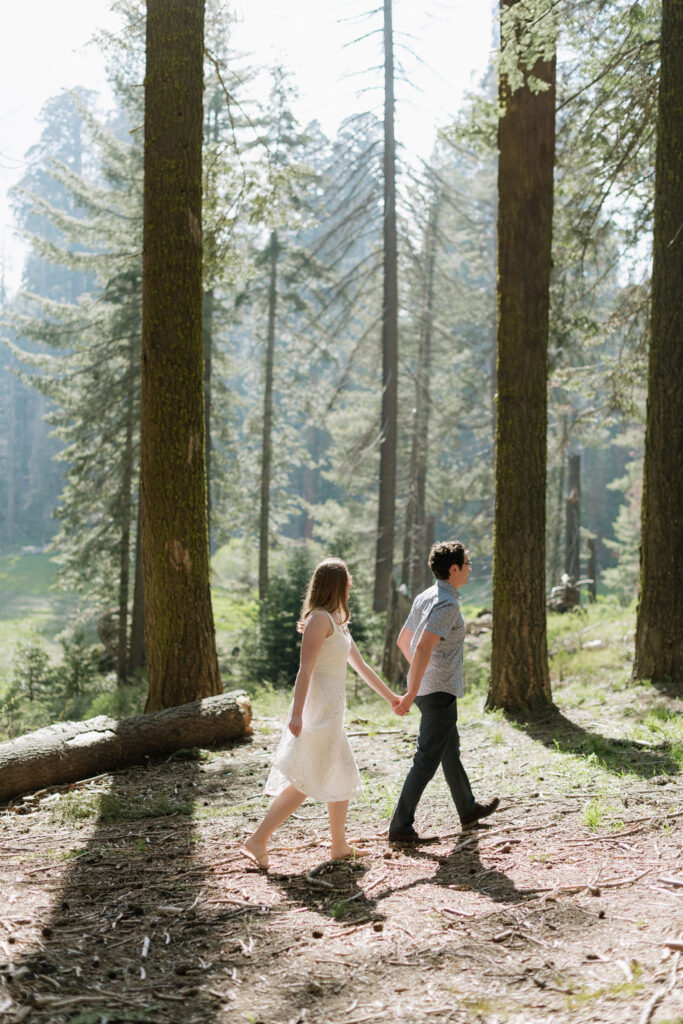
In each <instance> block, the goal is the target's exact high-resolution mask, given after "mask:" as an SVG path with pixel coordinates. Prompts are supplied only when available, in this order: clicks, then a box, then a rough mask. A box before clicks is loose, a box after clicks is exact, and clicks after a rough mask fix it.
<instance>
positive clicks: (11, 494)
mask: <svg viewBox="0 0 683 1024" xmlns="http://www.w3.org/2000/svg"><path fill="white" fill-rule="evenodd" d="M7 420H8V422H7V534H6V536H7V544H8V545H9V547H10V548H12V547H13V545H14V522H15V518H16V504H17V469H16V461H17V449H16V445H17V439H16V429H17V423H16V381H15V379H14V374H13V373H10V375H9V410H8V416H7Z"/></svg>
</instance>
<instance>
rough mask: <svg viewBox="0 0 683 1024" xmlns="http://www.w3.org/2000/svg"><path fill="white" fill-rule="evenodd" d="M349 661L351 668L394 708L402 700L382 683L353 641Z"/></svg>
mask: <svg viewBox="0 0 683 1024" xmlns="http://www.w3.org/2000/svg"><path fill="white" fill-rule="evenodd" d="M348 660H349V665H350V666H351V668H352V669H354V671H355V672H357V673H358V675H359V676H360V677H361V679H363V680H365V682H366V683H367V684H368V686H371V687H372V689H373V690H374V691H375V692H376V693H378V694H379V695H380V697H384V699H385V700H386V701H388V703H389V704H391V705H392V707H393V706H394V704H398V702H399V700H400V697H399V696H398V694H396V693H394V692H393V691H392V690H390V689H389V687H388V686H387V685H386V683H383V682H382V680H381V679H380V677H379V676H378V675H377V673H376V672H374V671H373V670H372V669H371V668H370V666H369V665H368V664H366V662H365V661H363V658H362V656H361V653H360V651H359V650H358V648H357V647H356V645H355V643H354V642H353V640H352V641H351V648H350V650H349V659H348Z"/></svg>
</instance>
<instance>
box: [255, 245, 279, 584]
mask: <svg viewBox="0 0 683 1024" xmlns="http://www.w3.org/2000/svg"><path fill="white" fill-rule="evenodd" d="M279 254H280V248H279V244H278V239H277V232H275V231H272V232H271V235H270V276H269V281H268V334H267V337H266V358H265V366H264V375H263V377H264V379H263V434H262V438H261V510H260V514H259V559H258V596H259V601H263V600H264V599H265V596H266V592H267V590H268V545H269V543H270V475H271V467H272V462H273V373H274V364H275V318H276V312H277V261H278V256H279Z"/></svg>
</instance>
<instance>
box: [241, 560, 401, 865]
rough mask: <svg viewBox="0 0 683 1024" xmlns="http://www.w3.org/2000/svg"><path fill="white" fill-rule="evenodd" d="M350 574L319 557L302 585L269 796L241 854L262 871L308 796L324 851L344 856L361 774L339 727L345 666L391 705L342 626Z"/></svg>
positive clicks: (393, 699) (345, 618)
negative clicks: (272, 843)
mask: <svg viewBox="0 0 683 1024" xmlns="http://www.w3.org/2000/svg"><path fill="white" fill-rule="evenodd" d="M352 582H353V581H352V579H351V574H350V573H349V570H348V569H347V567H346V565H345V563H344V562H343V561H342V560H341V558H326V559H324V560H323V561H322V562H321V563H320V564H319V565H318V566H317V567H316V569H315V572H314V573H313V576H312V577H311V581H310V583H309V585H308V590H307V592H306V597H305V598H304V603H303V606H302V609H301V618H300V619H299V622H298V623H297V629H298V630H299V632H300V633H302V634H303V635H302V640H301V657H300V662H299V671H298V673H297V677H296V682H295V684H294V699H293V700H292V703H291V706H290V709H289V719H288V722H287V727H286V729H285V731H284V733H283V735H282V739H281V740H280V745H279V747H278V750H277V753H276V755H275V759H274V761H273V767H272V770H271V772H270V775H269V777H268V781H267V782H266V793H268V794H270V795H272V796H275V800H274V801H273V803H272V804H271V806H270V808H269V810H268V812H267V813H266V816H265V817H264V819H263V821H262V822H261V824H260V825H259V827H258V828H257V829H256V831H255V832H253V833H252V834H251V835H250V836H249V838H248V839H247V840H246V842H245V844H244V847H243V850H242V852H243V853H244V854H245V856H247V857H248V858H249V859H250V860H252V861H253V862H254V863H255V864H257V865H258V866H259V867H260V868H263V869H264V870H265V869H266V868H267V867H268V840H269V839H270V837H271V835H272V834H273V832H274V831H275V829H276V828H278V827H279V826H280V825H281V824H282V823H283V822H284V821H286V820H287V818H288V817H289V816H290V815H291V814H293V813H294V811H296V809H297V808H298V807H300V805H301V804H302V803H303V802H304V800H305V799H306V797H307V796H310V797H312V798H313V799H314V800H322V801H324V802H325V803H326V804H327V811H328V814H329V818H330V835H331V845H330V855H331V858H332V859H333V860H337V859H339V858H342V857H349V856H351V855H352V854H353V853H354V850H353V848H352V847H351V846H349V844H348V843H347V841H346V814H347V810H348V806H349V799H350V797H352V796H354V795H355V794H356V793H358V792H360V790H361V788H362V787H361V781H360V775H359V774H358V768H357V766H356V762H355V760H354V757H353V754H352V753H351V747H350V746H349V741H348V739H347V736H346V733H345V732H344V710H345V706H346V663H347V661H348V662H349V663H350V665H351V667H352V668H353V669H355V671H356V672H357V673H358V675H359V676H360V677H361V679H364V680H365V682H366V683H367V684H368V686H371V687H372V689H373V690H375V691H376V692H377V693H379V694H380V696H382V697H384V699H385V700H386V701H388V703H389V704H391V706H392V707H395V706H396V705H397V704H398V703H399V697H398V696H397V695H396V694H394V693H392V691H391V690H390V689H389V687H388V686H386V685H385V684H384V683H383V682H382V680H381V679H380V678H379V676H378V675H377V674H376V673H375V672H373V670H372V669H371V668H370V666H369V665H367V664H366V663H365V661H364V660H363V658H362V657H361V655H360V653H359V651H358V648H357V647H356V645H355V643H354V642H353V640H352V639H351V634H350V633H349V630H348V622H349V592H350V590H351V585H352Z"/></svg>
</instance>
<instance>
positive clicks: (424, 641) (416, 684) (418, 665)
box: [394, 629, 441, 715]
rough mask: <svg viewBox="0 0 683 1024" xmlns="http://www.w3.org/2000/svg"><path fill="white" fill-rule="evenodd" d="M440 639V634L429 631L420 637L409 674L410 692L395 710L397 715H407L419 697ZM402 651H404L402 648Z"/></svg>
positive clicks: (402, 698)
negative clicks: (421, 684)
mask: <svg viewBox="0 0 683 1024" xmlns="http://www.w3.org/2000/svg"><path fill="white" fill-rule="evenodd" d="M400 639H401V637H400V636H399V641H400ZM440 639H441V637H440V636H439V634H438V633H430V632H429V630H427V629H425V631H424V632H423V634H422V636H421V637H420V642H419V643H418V645H417V647H416V648H415V653H414V654H413V658H412V661H411V662H410V672H409V673H408V692H407V693H406V694H405V695H404V696H403V697H401V700H400V701H399V703H398V704H397V705H396V707H395V708H394V713H395V714H397V715H407V714H408V712H409V711H410V707H411V705H412V703H413V701H414V700H415V698H416V697H417V692H418V690H419V689H420V683H421V682H422V677H423V675H424V674H425V669H426V668H427V665H428V664H429V659H430V658H431V656H432V651H433V650H434V648H435V647H436V645H437V644H438V642H439V640H440ZM400 646H401V645H400V643H399V647H400ZM401 650H403V648H402V647H401ZM409 650H410V648H409Z"/></svg>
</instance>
